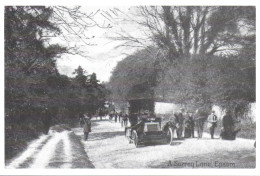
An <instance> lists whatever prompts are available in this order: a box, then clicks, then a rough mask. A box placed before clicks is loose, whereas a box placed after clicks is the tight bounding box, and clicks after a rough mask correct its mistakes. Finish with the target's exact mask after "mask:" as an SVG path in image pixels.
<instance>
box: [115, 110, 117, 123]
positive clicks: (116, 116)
mask: <svg viewBox="0 0 260 176" xmlns="http://www.w3.org/2000/svg"><path fill="white" fill-rule="evenodd" d="M117 117H118V113H117V112H116V113H115V123H117Z"/></svg>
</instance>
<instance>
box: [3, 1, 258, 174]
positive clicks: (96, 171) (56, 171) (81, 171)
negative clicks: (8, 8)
mask: <svg viewBox="0 0 260 176" xmlns="http://www.w3.org/2000/svg"><path fill="white" fill-rule="evenodd" d="M5 5H65V6H69V5H82V6H86V5H88V6H130V5H131V6H135V5H208V6H214V5H233V6H238V5H239V6H240V5H241V6H249V5H251V6H252V5H253V6H256V9H257V19H259V13H258V8H259V7H258V4H257V1H256V0H215V1H210V0H185V1H184V0H149V1H148V0H74V1H73V2H72V1H69V0H68V1H64V0H55V1H54V0H44V1H43V0H38V1H36V0H20V1H18V0H2V1H1V8H0V9H1V19H0V23H1V50H0V54H1V56H2V57H1V61H0V62H1V63H0V67H1V75H2V76H1V78H0V79H1V82H0V83H1V88H2V91H1V98H2V101H1V119H0V122H1V123H0V129H1V131H0V142H1V145H0V175H192V174H193V175H257V173H260V172H259V171H260V165H259V162H256V169H15V170H12V169H5V167H4V166H5V164H4V6H5ZM256 21H257V20H256ZM258 21H259V20H258ZM258 27H259V26H258V23H257V27H256V28H257V35H256V37H257V48H256V51H257V56H256V58H259V57H258V56H259V52H258V51H259V45H258V41H259V37H258V36H259V35H258ZM256 65H257V68H259V62H258V61H257V63H256ZM256 71H257V72H256V74H257V81H256V90H259V88H260V87H259V81H258V78H259V70H258V69H257V70H256ZM256 97H257V100H259V94H258V91H257V94H256ZM256 107H257V108H256V109H257V111H256V113H257V116H258V115H259V114H260V113H259V106H258V103H257V104H256ZM257 116H256V117H257ZM256 133H257V134H259V129H258V128H257V129H256ZM256 138H257V140H258V139H259V135H257V137H256ZM257 148H259V146H258V145H257ZM257 161H258V156H257Z"/></svg>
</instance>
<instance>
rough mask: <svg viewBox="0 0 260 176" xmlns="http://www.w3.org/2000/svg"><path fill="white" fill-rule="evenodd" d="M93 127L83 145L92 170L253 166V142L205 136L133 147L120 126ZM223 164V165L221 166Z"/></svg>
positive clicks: (101, 124) (105, 123) (103, 123)
mask: <svg viewBox="0 0 260 176" xmlns="http://www.w3.org/2000/svg"><path fill="white" fill-rule="evenodd" d="M93 124H95V126H94V127H93V130H92V133H91V134H90V136H89V140H88V141H86V142H85V143H84V144H85V150H86V152H87V153H88V156H89V158H90V160H91V162H92V163H93V164H94V166H95V167H96V168H151V167H152V168H169V167H176V168H183V167H185V168H187V167H188V168H193V166H192V165H185V164H183V165H182V166H179V165H175V164H174V163H176V161H178V163H185V162H186V163H187V162H192V163H195V164H196V161H201V162H202V161H203V163H210V164H209V165H208V166H203V165H202V166H199V165H197V166H194V167H209V168H212V167H216V168H228V167H235V168H244V167H250V168H252V167H255V148H254V145H253V144H254V141H253V140H248V139H237V140H235V141H224V140H221V139H214V140H211V139H210V137H209V135H208V134H207V133H205V134H203V135H204V138H203V139H200V140H198V139H197V138H194V139H186V140H185V141H183V142H182V143H181V144H180V143H179V145H171V146H170V145H167V144H164V145H153V146H143V147H140V148H136V147H135V146H134V145H133V144H129V142H128V141H127V139H126V138H125V136H124V128H121V126H120V123H115V122H113V121H96V122H93ZM74 131H75V133H76V135H81V133H82V132H81V129H79V128H78V129H74ZM215 162H218V163H222V164H216V163H215ZM224 163H227V164H226V165H224ZM232 163H234V165H233V164H232ZM228 164H229V165H228Z"/></svg>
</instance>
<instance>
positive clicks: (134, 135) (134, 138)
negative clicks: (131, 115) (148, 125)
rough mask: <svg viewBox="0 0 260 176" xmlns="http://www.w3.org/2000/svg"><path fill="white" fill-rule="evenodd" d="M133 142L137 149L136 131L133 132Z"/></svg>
mask: <svg viewBox="0 0 260 176" xmlns="http://www.w3.org/2000/svg"><path fill="white" fill-rule="evenodd" d="M133 141H134V144H135V147H136V148H138V147H139V139H138V135H137V132H136V131H133Z"/></svg>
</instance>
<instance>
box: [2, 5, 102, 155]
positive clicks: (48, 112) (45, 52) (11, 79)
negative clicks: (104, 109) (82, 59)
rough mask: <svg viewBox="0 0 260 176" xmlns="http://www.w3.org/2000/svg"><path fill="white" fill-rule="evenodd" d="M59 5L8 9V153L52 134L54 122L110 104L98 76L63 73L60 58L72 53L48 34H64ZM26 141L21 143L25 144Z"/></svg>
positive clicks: (82, 71)
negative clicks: (55, 7)
mask: <svg viewBox="0 0 260 176" xmlns="http://www.w3.org/2000/svg"><path fill="white" fill-rule="evenodd" d="M53 13H54V12H53V8H50V7H43V6H6V7H5V135H6V141H5V146H6V150H5V151H6V157H7V158H8V157H10V156H12V155H13V152H14V151H19V147H20V144H22V145H23V144H25V143H24V142H23V141H28V140H31V139H32V138H35V137H36V136H37V135H39V134H40V133H45V134H46V133H48V131H49V128H50V126H51V125H53V124H55V123H59V122H62V123H64V121H66V117H67V118H76V117H78V114H79V113H80V112H83V111H91V112H92V113H95V111H96V109H98V107H100V106H102V105H103V104H104V101H105V98H106V89H105V87H104V86H102V85H100V84H98V80H97V79H96V76H95V74H92V78H91V79H90V81H89V82H87V81H88V80H87V76H85V75H84V70H83V69H82V68H81V67H79V69H77V70H75V73H76V77H75V78H74V79H70V78H68V77H67V76H63V75H60V74H59V73H58V71H57V69H56V65H55V62H56V59H57V58H58V57H59V56H60V55H61V54H63V53H66V52H67V51H68V49H67V48H65V47H62V46H60V45H58V44H49V40H48V38H46V37H44V36H46V35H50V34H53V35H58V34H59V33H60V32H61V31H60V29H59V27H58V26H57V25H56V24H55V23H53V22H52V21H51V19H52V15H53ZM22 145H21V146H22Z"/></svg>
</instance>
